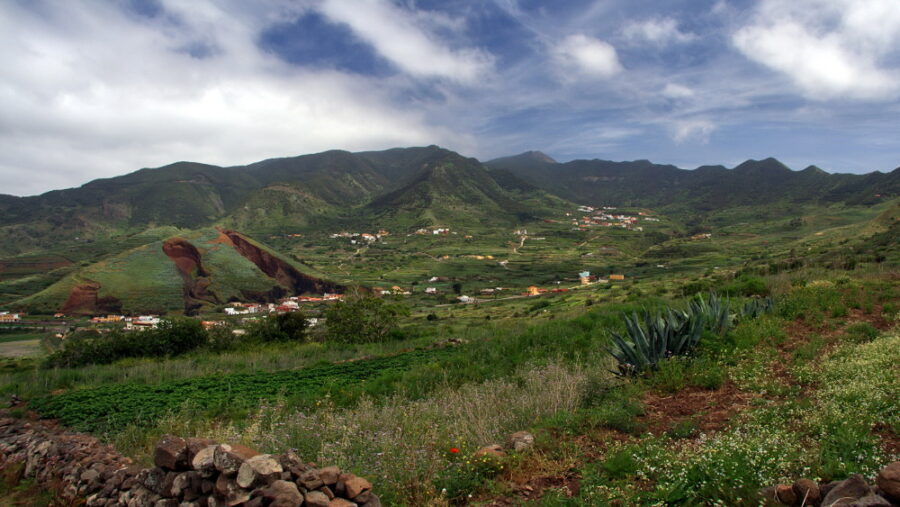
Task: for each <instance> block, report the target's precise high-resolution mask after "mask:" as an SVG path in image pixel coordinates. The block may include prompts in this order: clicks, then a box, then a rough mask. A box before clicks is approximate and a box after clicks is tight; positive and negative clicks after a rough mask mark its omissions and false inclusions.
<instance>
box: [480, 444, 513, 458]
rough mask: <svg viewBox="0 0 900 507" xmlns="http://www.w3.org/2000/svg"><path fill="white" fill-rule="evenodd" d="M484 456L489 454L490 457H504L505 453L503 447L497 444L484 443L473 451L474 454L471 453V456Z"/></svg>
mask: <svg viewBox="0 0 900 507" xmlns="http://www.w3.org/2000/svg"><path fill="white" fill-rule="evenodd" d="M484 456H489V457H492V458H504V457H506V453H505V452H503V448H502V447H500V446H499V445H497V444H493V445H486V446H484V447H482V448H481V449H478V450H477V451H475V454H473V455H472V457H473V458H481V457H484Z"/></svg>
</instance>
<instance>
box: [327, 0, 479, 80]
mask: <svg viewBox="0 0 900 507" xmlns="http://www.w3.org/2000/svg"><path fill="white" fill-rule="evenodd" d="M318 9H319V10H320V11H321V12H322V13H323V14H324V15H325V16H327V17H328V18H329V19H330V20H332V21H334V22H338V23H344V24H346V25H348V26H349V27H350V28H351V29H352V30H353V32H354V33H355V34H356V35H357V36H358V37H360V38H361V39H363V40H365V41H366V42H367V43H369V44H371V45H372V47H373V48H375V50H376V51H377V52H378V53H379V54H380V55H381V56H383V57H384V58H386V59H388V60H390V61H391V62H392V63H393V64H394V65H396V66H397V67H399V68H400V69H402V70H403V71H404V72H407V73H409V74H411V75H413V76H418V77H439V78H448V79H452V80H455V81H459V82H462V83H474V82H476V81H477V80H479V79H483V78H485V77H486V74H488V72H489V71H490V69H491V67H492V63H493V58H492V57H491V56H490V55H489V54H488V53H485V52H484V51H481V50H478V49H470V48H466V49H456V50H454V49H450V48H448V47H446V46H445V45H443V44H441V43H440V42H439V41H437V40H436V37H435V35H434V34H433V33H429V32H428V31H426V30H425V29H424V26H423V24H424V23H423V20H427V19H428V17H426V16H423V15H422V14H421V13H418V14H417V13H413V12H410V11H407V10H405V9H402V8H400V7H397V6H396V5H394V4H392V3H391V2H389V1H387V0H324V1H323V2H322V3H321V4H319V6H318ZM433 24H434V25H435V28H445V29H446V28H448V27H450V28H459V26H460V25H459V22H458V21H454V20H452V19H451V18H448V17H447V16H444V15H441V16H436V17H434V23H433Z"/></svg>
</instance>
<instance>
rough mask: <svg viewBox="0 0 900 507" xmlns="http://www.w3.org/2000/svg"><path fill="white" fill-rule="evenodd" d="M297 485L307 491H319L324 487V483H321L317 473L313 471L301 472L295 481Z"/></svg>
mask: <svg viewBox="0 0 900 507" xmlns="http://www.w3.org/2000/svg"><path fill="white" fill-rule="evenodd" d="M297 483H298V484H300V485H302V486H303V487H304V488H306V489H308V490H314V489H319V488H321V487H322V486H324V485H325V483H324V482H322V477H321V476H320V475H319V471H318V470H315V469H313V470H308V471H306V472H303V473H302V474H301V475H300V477H299V478H298V479H297Z"/></svg>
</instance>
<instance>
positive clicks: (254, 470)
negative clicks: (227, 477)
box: [237, 454, 282, 488]
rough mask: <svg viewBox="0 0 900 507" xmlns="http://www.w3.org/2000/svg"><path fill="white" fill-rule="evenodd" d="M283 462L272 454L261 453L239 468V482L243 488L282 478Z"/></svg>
mask: <svg viewBox="0 0 900 507" xmlns="http://www.w3.org/2000/svg"><path fill="white" fill-rule="evenodd" d="M281 472H282V469H281V464H280V463H278V461H276V460H275V458H273V457H272V456H271V455H268V454H259V455H256V456H253V457H251V458H249V459H248V460H247V461H244V463H242V464H241V467H240V468H239V469H238V474H237V483H238V486H240V487H242V488H250V487H253V486H259V485H262V484H267V483H269V482H271V481H273V480H275V478H276V476H277V478H278V479H280V478H281Z"/></svg>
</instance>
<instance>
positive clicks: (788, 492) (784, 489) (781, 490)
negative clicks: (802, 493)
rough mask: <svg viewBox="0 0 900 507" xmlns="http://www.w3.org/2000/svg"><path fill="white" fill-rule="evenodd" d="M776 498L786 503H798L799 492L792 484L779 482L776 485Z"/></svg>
mask: <svg viewBox="0 0 900 507" xmlns="http://www.w3.org/2000/svg"><path fill="white" fill-rule="evenodd" d="M775 499H776V500H778V501H779V502H781V503H782V504H784V505H798V503H799V502H797V494H796V493H794V489H793V488H792V487H791V486H787V485H785V484H779V485H777V486H775Z"/></svg>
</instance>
